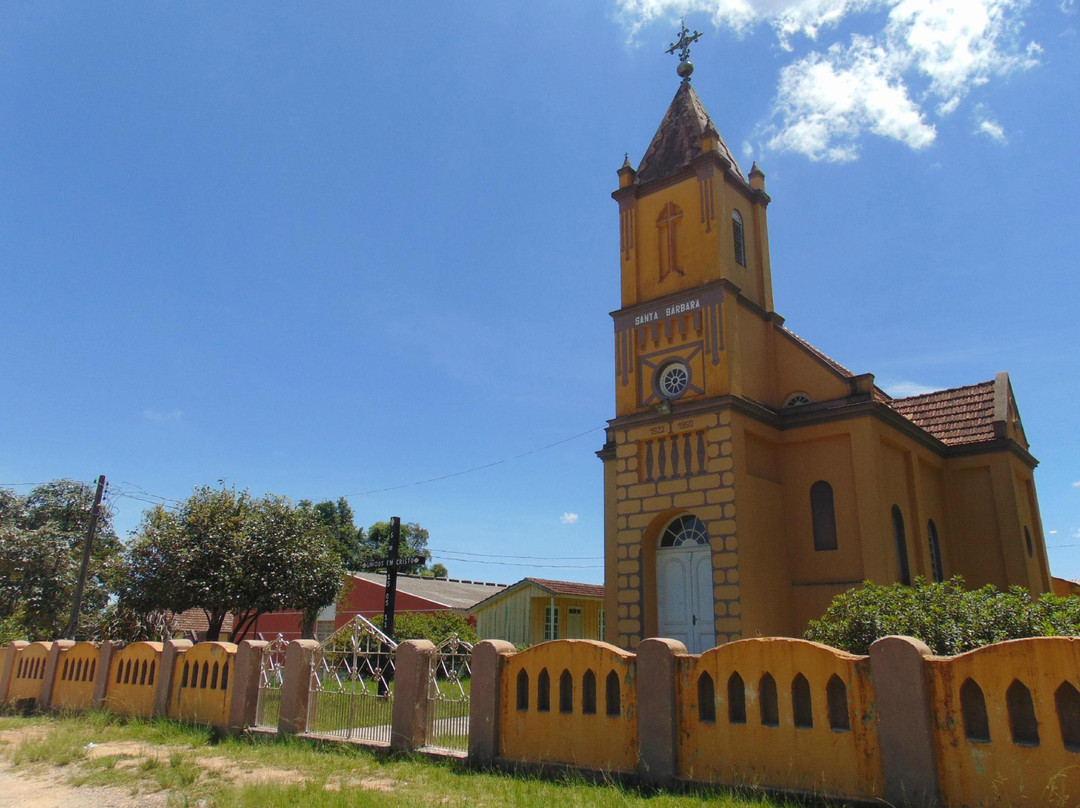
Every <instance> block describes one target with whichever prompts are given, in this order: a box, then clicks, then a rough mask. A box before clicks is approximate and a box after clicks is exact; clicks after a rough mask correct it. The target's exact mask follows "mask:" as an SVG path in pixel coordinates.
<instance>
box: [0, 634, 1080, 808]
mask: <svg viewBox="0 0 1080 808" xmlns="http://www.w3.org/2000/svg"><path fill="white" fill-rule="evenodd" d="M266 647H267V644H266V643H263V642H254V641H245V642H243V643H240V645H239V646H235V645H232V644H230V643H200V644H199V645H195V646H192V645H191V643H188V642H185V641H170V642H167V643H132V644H130V645H128V646H124V647H120V646H117V645H114V644H112V643H102V644H101V645H99V646H95V645H92V644H90V643H71V642H68V641H57V642H54V643H30V644H28V643H12V645H10V646H8V647H7V648H6V649H2V651H0V654H2V655H0V663H2V667H0V700H3V701H6V702H8V703H17V704H19V705H26V704H27V703H28V702H35V703H36V704H37V705H38V706H39V707H41V708H45V709H47V708H50V707H51V708H67V709H83V708H85V707H88V706H90V707H98V708H104V709H107V710H113V711H117V712H123V713H127V714H132V715H144V716H150V715H162V716H165V715H167V716H170V717H173V718H178V719H181V720H187V721H194V722H197V723H204V724H205V723H208V724H213V725H215V726H217V727H219V728H220V729H221V730H222V731H232V732H239V731H243V730H245V729H247V728H249V727H251V726H252V725H253V724H254V717H255V714H256V709H257V706H258V703H259V698H260V692H261V691H260V679H261V677H260V670H261V664H262V661H263V651H264V649H265V648H266ZM315 648H316V644H315V643H314V642H312V641H310V640H298V641H294V642H292V643H290V644H289V647H288V649H287V652H286V661H285V673H284V677H283V683H282V685H281V688H280V691H278V692H275V693H274V694H273V697H274V699H275V703H280V720H279V723H278V732H280V733H284V734H301V733H303V732H304V728H305V727H306V726H307V720H306V717H307V711H308V706H309V700H310V695H311V692H310V691H311V683H312V668H311V660H312V655H313V653H314V651H315ZM432 654H433V648H432V646H431V644H430V643H426V642H422V641H408V642H405V643H402V644H401V646H400V647H399V653H398V657H397V670H396V676H395V693H394V709H393V718H392V735H391V737H392V746H393V748H395V749H398V750H409V749H417V748H422V747H423V744H424V743H425V738H424V732H423V730H422V728H423V726H424V725H425V723H426V722H424V721H421V720H420V718H422V717H424V716H426V714H427V713H426V711H427V710H428V707H429V701H428V700H429V698H430V697H431V694H430V693H429V692H428V687H427V686H426V683H427V682H428V669H429V666H430V664H431V659H432ZM215 666H216V667H215ZM215 670H216V676H215ZM263 686H264V687H266V682H265V681H264V682H263ZM470 691H471V704H470V714H469V715H470V720H469V751H468V755H467V757H468V759H469V761H470V763H472V764H474V765H478V766H487V765H508V766H518V765H521V764H537V765H555V766H573V767H577V768H580V769H585V770H593V771H603V772H617V773H622V774H626V775H632V776H637V777H639V778H640V779H642V780H644V781H646V782H649V783H653V784H656V785H677V784H686V783H700V784H715V785H734V786H742V787H762V788H768V789H771V790H775V791H779V792H785V793H792V794H802V793H811V794H815V795H820V796H828V797H832V798H836V799H840V800H851V801H857V802H867V803H871V802H881V801H884V802H887V803H889V804H892V805H896V806H920V808H921V807H922V806H935V805H938V806H955V807H956V808H959V807H960V806H971V807H972V808H974V806H980V805H984V806H990V805H999V804H1010V805H1011V804H1021V803H1024V804H1027V803H1030V804H1033V805H1035V804H1037V805H1055V804H1073V803H1074V802H1076V800H1077V798H1078V797H1080V639H1073V638H1063V637H1058V638H1039V639H1032V640H1017V641H1013V642H1008V643H1001V644H998V645H995V646H989V647H987V648H983V649H979V650H978V651H973V652H971V653H969V654H963V655H961V656H957V657H934V656H933V655H931V653H930V651H929V649H927V647H926V646H925V645H923V644H922V643H920V642H918V641H917V640H912V639H910V638H906V637H886V638H884V639H882V640H879V641H878V642H876V643H875V644H874V645H873V646H872V648H871V651H870V654H869V656H855V655H851V654H845V653H842V652H840V651H837V650H835V649H832V648H828V647H826V646H822V645H817V644H814V643H809V642H805V641H802V640H791V639H777V638H773V639H754V640H741V641H738V642H733V643H728V644H726V645H723V646H720V647H718V648H714V649H712V650H710V651H707V652H705V653H704V654H701V655H691V654H687V653H686V650H685V648H683V646H682V645H681V644H680V643H678V642H676V641H674V640H664V639H649V640H645V641H644V642H643V643H641V645H639V646H638V648H637V649H636V653H628V652H626V651H623V650H620V649H618V648H615V647H613V646H610V645H606V644H604V643H599V642H591V641H585V640H559V641H555V642H550V643H544V644H542V645H538V646H534V647H533V648H530V649H528V650H526V651H522V652H520V653H515V651H514V647H513V646H512V645H510V644H509V643H505V642H500V641H492V640H488V641H484V642H482V643H480V644H479V645H477V647H476V649H475V651H474V653H473V660H472V681H471V686H470ZM418 717H419V718H418Z"/></svg>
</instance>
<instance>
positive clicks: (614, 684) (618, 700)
mask: <svg viewBox="0 0 1080 808" xmlns="http://www.w3.org/2000/svg"><path fill="white" fill-rule="evenodd" d="M604 691H605V692H604V701H605V702H606V705H605V706H606V707H607V714H608V715H609V716H611V717H613V718H617V717H618V716H619V715H621V714H622V685H621V684H619V674H617V673H615V671H612V672H611V673H609V674H608V675H607V681H606V682H605V683H604Z"/></svg>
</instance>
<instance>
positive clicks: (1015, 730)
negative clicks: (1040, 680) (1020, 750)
mask: <svg viewBox="0 0 1080 808" xmlns="http://www.w3.org/2000/svg"><path fill="white" fill-rule="evenodd" d="M1005 706H1006V709H1007V710H1008V713H1009V731H1010V732H1011V733H1012V741H1013V743H1015V744H1021V745H1023V746H1038V745H1039V722H1038V721H1037V720H1036V719H1035V703H1034V702H1033V701H1032V700H1031V691H1030V690H1028V688H1027V685H1025V684H1024V683H1023V682H1021V681H1020V680H1019V679H1013V681H1012V684H1010V685H1009V689H1008V690H1006V691H1005Z"/></svg>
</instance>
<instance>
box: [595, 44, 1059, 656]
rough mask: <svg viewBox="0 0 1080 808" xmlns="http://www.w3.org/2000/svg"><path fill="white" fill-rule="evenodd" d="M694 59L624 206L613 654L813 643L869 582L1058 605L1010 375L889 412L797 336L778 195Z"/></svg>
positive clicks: (608, 467) (607, 464)
mask: <svg viewBox="0 0 1080 808" xmlns="http://www.w3.org/2000/svg"><path fill="white" fill-rule="evenodd" d="M686 43H687V40H686V32H685V29H684V31H683V39H682V41H681V42H680V43H679V44H680V46H682V47H683V52H682V60H681V63H680V70H679V75H680V76H683V81H682V83H681V84H680V85H679V88H678V91H677V92H676V93H675V98H674V100H672V102H671V106H670V107H669V108H668V110H667V113H666V114H665V115H664V118H663V121H662V122H661V123H660V127H659V129H658V130H657V131H656V135H655V136H654V137H653V139H652V142H651V143H650V144H649V147H648V149H647V150H646V152H645V155H644V157H643V158H642V160H641V162H640V164H639V165H638V167H637V169H634V168H633V167H632V166H631V164H630V162H629V159H627V161H626V162H625V163H624V164H623V166H622V168H620V169H619V171H618V176H619V188H618V190H616V191H615V192H614V193H613V194H612V196H613V198H614V199H615V201H616V202H617V203H618V206H619V225H620V227H619V230H620V251H619V269H620V277H621V290H622V296H621V306H620V308H619V309H618V310H617V311H615V312H613V313H612V317H613V318H614V325H615V356H614V359H615V372H614V379H615V418H614V419H612V420H611V421H609V426H608V429H607V435H606V443H605V445H604V447H603V448H602V449H601V450H600V451H599V452H598V453H597V454H598V455H599V457H600V458H601V460H602V461H603V468H604V523H605V528H604V556H605V572H604V586H605V612H606V615H607V619H606V621H605V622H606V632H605V638H606V640H607V641H608V642H610V643H612V644H614V645H618V646H623V647H627V648H631V647H633V646H635V645H636V644H637V643H638V642H640V641H641V640H642V639H644V638H646V637H655V636H662V637H671V638H674V639H678V640H680V641H682V642H683V643H685V644H686V647H687V648H688V649H689V650H690V651H691V652H693V653H698V652H701V651H703V650H705V649H707V648H711V647H713V646H714V645H718V644H720V643H723V642H727V641H730V640H734V639H739V638H743V637H753V636H758V635H761V636H774V635H786V636H798V635H800V634H801V633H802V632H803V630H804V629H805V627H806V624H807V622H808V621H809V620H811V619H814V618H817V617H820V616H821V614H822V613H823V612H824V611H825V609H826V607H827V606H828V605H829V602H830V601H831V600H832V598H833V597H834V596H835V595H837V594H839V593H841V592H843V591H845V590H847V589H850V588H851V587H854V586H856V585H858V584H859V583H861V582H862V581H864V580H872V581H875V582H878V583H886V584H887V583H892V582H897V581H899V582H902V583H910V582H912V581H913V580H914V579H915V578H916V577H917V576H923V577H924V578H926V579H928V580H937V581H940V580H943V579H945V578H948V577H951V576H953V575H962V576H964V579H965V581H966V582H967V585H968V586H970V587H979V586H982V585H984V584H988V583H989V584H993V585H995V586H996V587H999V588H1005V587H1008V586H1011V585H1014V584H1019V585H1021V586H1024V587H1027V588H1029V589H1030V590H1031V591H1032V592H1046V591H1049V589H1050V586H1051V579H1050V574H1049V568H1048V563H1047V558H1046V549H1045V544H1044V540H1043V532H1042V525H1041V523H1040V519H1039V508H1038V504H1037V501H1036V497H1035V485H1034V481H1033V476H1032V472H1033V470H1034V468H1035V466H1036V462H1037V461H1036V460H1035V458H1034V457H1032V455H1031V454H1030V453H1029V451H1028V443H1027V440H1026V439H1025V437H1024V428H1023V425H1022V424H1021V421H1020V414H1019V411H1018V410H1017V406H1016V401H1015V399H1014V398H1013V390H1012V386H1011V385H1010V383H1009V376H1008V374H1006V373H998V374H997V375H996V376H995V377H994V378H992V379H989V380H987V381H984V382H981V383H979V384H973V385H968V386H964V387H957V388H953V389H949V390H941V391H939V392H934V393H929V394H926V395H919V396H913V397H910V398H900V399H897V398H891V397H890V396H888V395H887V394H886V393H885V392H884V391H882V390H881V389H879V388H878V387H877V386H876V385H875V384H874V376H873V374H870V373H861V374H856V373H853V372H851V371H849V370H847V369H846V368H844V367H843V366H842V365H840V364H838V363H837V362H835V361H834V360H832V359H830V358H829V357H827V356H825V355H824V354H823V353H822V352H821V351H819V350H817V349H816V348H814V347H813V346H812V345H811V344H809V343H808V342H806V341H805V340H803V339H801V338H800V337H798V336H796V335H795V334H794V333H792V332H791V331H789V330H788V329H787V328H786V327H785V325H784V318H783V317H781V316H780V315H779V314H778V313H776V312H775V311H774V310H773V295H772V278H771V274H770V266H769V237H768V227H767V224H766V210H767V208H768V205H769V201H770V198H769V195H768V194H767V193H766V192H765V175H764V174H763V173H762V172H761V170H760V169H759V168H758V167H757V164H756V163H755V164H754V166H753V167H752V168H751V169H750V173H749V176H747V175H745V174H743V172H742V171H741V170H740V168H739V166H738V164H737V163H736V161H735V158H734V157H733V156H732V153H731V151H730V149H729V148H728V147H727V145H726V144H725V143H724V140H723V138H722V137H721V136H720V133H719V132H718V131H717V129H716V126H715V125H714V124H713V122H712V120H711V119H710V117H709V115H708V113H707V112H706V110H705V107H704V105H703V104H702V102H701V99H700V98H699V97H698V95H697V93H695V92H694V89H693V88H692V86H691V84H690V81H689V73H690V71H691V70H692V67H691V66H690V64H689V62H688V61H687V60H686V56H687V53H688V49H687V48H686ZM674 47H675V46H673V48H674Z"/></svg>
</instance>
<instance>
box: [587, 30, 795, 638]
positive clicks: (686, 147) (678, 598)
mask: <svg viewBox="0 0 1080 808" xmlns="http://www.w3.org/2000/svg"><path fill="white" fill-rule="evenodd" d="M699 36H700V33H698V32H694V34H693V35H692V36H690V35H689V32H688V31H687V29H686V27H685V25H684V26H683V28H682V31H681V32H680V38H679V40H678V41H677V42H675V43H673V44H672V46H671V48H670V49H669V51H668V52H669V53H676V52H678V55H679V60H680V61H679V69H678V73H679V76H680V77H681V79H682V80H681V82H680V84H679V87H678V89H677V91H676V93H675V97H674V98H673V99H672V101H671V105H670V106H669V107H668V110H667V113H666V114H665V115H664V118H663V120H662V121H661V122H660V126H659V128H658V129H657V130H656V134H655V135H654V136H653V138H652V142H651V143H650V144H649V147H648V148H647V149H646V151H645V154H644V156H643V157H642V159H641V162H640V163H639V164H638V167H637V168H636V169H635V168H634V167H633V166H632V165H631V164H630V160H629V156H627V158H626V159H625V161H624V162H623V165H622V167H621V168H620V169H619V170H618V177H619V187H618V189H617V190H616V191H615V192H614V193H612V197H613V198H614V199H615V201H616V202H617V203H618V206H619V233H620V239H619V271H620V281H621V282H620V289H621V307H620V308H619V309H618V310H617V311H615V312H612V317H613V319H614V325H615V391H616V395H615V399H616V402H615V403H616V417H615V419H614V420H612V421H611V422H610V423H611V427H610V428H609V429H608V442H607V445H606V446H605V447H604V449H603V450H601V451H600V452H599V453H598V454H599V455H600V457H601V458H602V459H603V460H604V475H605V483H604V487H605V494H604V496H605V590H606V592H607V603H606V608H607V610H608V612H607V613H608V614H609V615H612V617H615V619H612V618H611V617H609V618H608V619H607V626H608V629H607V633H608V636H607V640H608V641H609V642H611V643H613V644H616V645H621V646H624V647H632V646H633V645H634V644H636V643H637V642H638V641H640V640H641V639H643V638H644V637H649V636H666V637H674V638H677V639H681V640H682V641H683V642H684V643H686V645H687V647H688V648H689V649H691V651H692V652H694V651H695V649H696V650H703V649H704V648H706V647H712V645H713V644H714V643H716V642H719V641H724V640H726V639H732V638H735V637H738V636H741V628H742V627H741V621H740V619H739V614H740V604H739V586H738V580H739V576H738V555H737V552H736V541H735V520H734V507H735V506H734V477H733V474H732V469H733V463H732V439H731V434H732V430H731V426H730V418H731V414H730V412H729V411H726V410H725V409H724V408H725V405H724V403H723V402H724V400H725V399H727V398H730V396H731V395H732V394H735V395H739V394H742V393H743V390H742V384H741V379H742V374H743V373H744V372H745V371H743V370H742V369H741V367H742V366H741V364H738V363H736V362H735V361H734V359H733V357H734V356H735V355H736V354H738V353H739V351H738V350H736V343H737V342H738V341H739V329H738V327H737V325H736V324H735V322H734V321H735V319H736V317H737V316H738V315H737V312H736V309H737V308H746V307H749V308H750V309H752V310H753V311H755V312H756V315H757V317H759V318H761V320H764V321H768V320H770V319H772V317H773V316H774V315H772V308H773V301H772V281H771V277H770V271H769V247H768V231H767V226H766V217H765V211H766V208H767V206H768V204H769V197H768V195H767V194H766V193H765V175H764V174H763V173H762V172H761V171H760V170H759V169H758V168H757V165H756V164H755V165H754V167H753V169H752V170H751V172H750V176H749V178H747V176H746V175H744V174H743V173H742V171H741V170H740V168H739V166H738V164H737V163H736V162H735V158H734V157H733V155H732V153H731V150H730V149H729V148H728V146H727V144H726V143H725V142H724V139H723V138H722V137H721V136H720V133H719V131H718V130H717V127H716V125H715V124H714V122H713V120H712V118H710V117H709V114H708V112H707V111H706V110H705V106H704V104H702V102H701V99H700V98H699V97H698V95H697V93H696V92H695V91H694V88H693V86H692V85H691V83H690V75H691V73H692V72H693V65H692V64H691V63H690V61H689V46H690V44H691V43H692V42H694V41H695V40H696V39H697V38H698V37H699ZM736 302H737V305H736ZM777 319H779V318H777ZM759 361H767V360H759ZM755 364H756V363H755ZM679 548H682V550H681V551H680V549H679Z"/></svg>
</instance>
